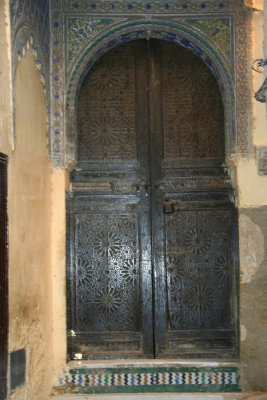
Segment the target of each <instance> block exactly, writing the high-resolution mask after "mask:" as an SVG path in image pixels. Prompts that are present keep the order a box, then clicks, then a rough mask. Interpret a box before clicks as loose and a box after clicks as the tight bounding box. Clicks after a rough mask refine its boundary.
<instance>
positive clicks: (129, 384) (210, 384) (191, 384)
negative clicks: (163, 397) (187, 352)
mask: <svg viewBox="0 0 267 400" xmlns="http://www.w3.org/2000/svg"><path fill="white" fill-rule="evenodd" d="M59 385H60V387H61V388H62V389H64V386H65V388H67V387H70V386H71V387H72V389H73V392H76V393H78V391H77V390H81V392H83V393H93V392H98V393H100V392H106V393H107V392H108V390H109V389H110V392H113V393H114V392H118V393H119V392H129V393H130V392H135V393H137V392H146V391H148V392H151V391H154V392H157V391H158V392H161V391H166V392H168V391H173V392H176V391H177V392H182V391H184V392H185V391H192V390H191V389H193V390H194V391H197V392H202V391H221V392H224V391H240V388H239V375H238V370H237V368H236V367H218V368H194V367H192V368H190V367H187V368H173V367H172V368H139V369H105V370H97V369H88V370H87V369H80V370H79V369H73V370H72V369H70V370H69V371H68V372H66V373H65V374H64V375H63V376H61V377H60V378H59Z"/></svg>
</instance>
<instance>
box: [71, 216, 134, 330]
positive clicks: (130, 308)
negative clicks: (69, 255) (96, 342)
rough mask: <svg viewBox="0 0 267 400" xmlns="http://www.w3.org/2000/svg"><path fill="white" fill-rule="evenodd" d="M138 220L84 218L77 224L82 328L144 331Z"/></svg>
mask: <svg viewBox="0 0 267 400" xmlns="http://www.w3.org/2000/svg"><path fill="white" fill-rule="evenodd" d="M136 230H137V220H136V215H134V214H129V213H117V212H114V213H111V214H103V213H102V214H101V213H95V214H79V215H76V219H75V267H74V268H75V273H76V276H77V277H76V309H77V310H78V315H77V329H78V330H89V331H125V330H128V331H129V330H133V331H136V330H138V318H139V310H140V306H139V265H138V261H137V257H136V243H137V239H136Z"/></svg>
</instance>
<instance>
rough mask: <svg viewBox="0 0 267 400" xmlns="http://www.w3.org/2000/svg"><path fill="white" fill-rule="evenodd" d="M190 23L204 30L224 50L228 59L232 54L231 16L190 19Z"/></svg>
mask: <svg viewBox="0 0 267 400" xmlns="http://www.w3.org/2000/svg"><path fill="white" fill-rule="evenodd" d="M186 22H188V23H189V24H190V25H193V26H194V27H195V28H197V29H199V30H200V31H202V32H204V33H205V34H206V35H208V36H209V38H210V39H211V40H212V41H213V42H215V43H216V44H217V45H218V47H219V48H220V49H221V50H222V51H223V52H224V54H225V55H226V56H227V58H228V59H230V56H231V41H230V32H231V30H230V20H229V18H206V19H204V18H203V19H197V18H196V19H188V20H186Z"/></svg>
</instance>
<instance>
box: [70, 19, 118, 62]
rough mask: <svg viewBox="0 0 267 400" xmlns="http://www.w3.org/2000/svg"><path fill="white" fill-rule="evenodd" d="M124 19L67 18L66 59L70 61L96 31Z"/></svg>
mask: <svg viewBox="0 0 267 400" xmlns="http://www.w3.org/2000/svg"><path fill="white" fill-rule="evenodd" d="M124 20H125V18H105V19H104V18H93V17H91V18H89V17H87V18H81V17H79V18H77V17H76V18H75V17H71V18H67V61H72V60H73V59H74V58H75V57H76V56H77V54H79V52H80V51H81V49H82V48H83V47H84V46H85V45H86V44H87V45H88V43H89V42H90V41H91V40H92V38H93V37H94V36H95V35H96V34H97V33H98V32H100V31H101V30H103V29H105V28H106V27H107V26H109V25H112V24H114V23H117V22H120V21H124Z"/></svg>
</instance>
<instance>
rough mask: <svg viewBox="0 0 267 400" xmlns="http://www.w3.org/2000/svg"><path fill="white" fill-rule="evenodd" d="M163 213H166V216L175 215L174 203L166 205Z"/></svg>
mask: <svg viewBox="0 0 267 400" xmlns="http://www.w3.org/2000/svg"><path fill="white" fill-rule="evenodd" d="M163 212H164V214H173V213H174V204H173V203H170V204H168V203H167V204H164V205H163Z"/></svg>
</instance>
